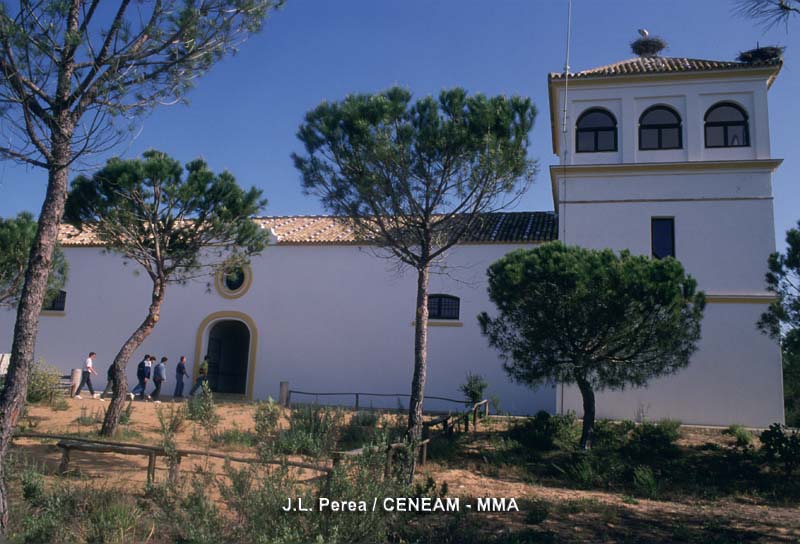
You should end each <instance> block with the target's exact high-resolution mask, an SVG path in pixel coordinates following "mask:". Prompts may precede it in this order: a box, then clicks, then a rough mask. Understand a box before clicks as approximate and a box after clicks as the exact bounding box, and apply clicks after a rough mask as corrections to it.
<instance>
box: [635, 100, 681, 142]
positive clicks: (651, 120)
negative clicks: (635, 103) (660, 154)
mask: <svg viewBox="0 0 800 544" xmlns="http://www.w3.org/2000/svg"><path fill="white" fill-rule="evenodd" d="M682 147H683V138H682V134H681V118H680V116H679V115H678V113H677V112H676V111H675V110H673V109H672V108H669V107H667V106H653V107H652V108H648V109H646V110H645V111H644V113H642V116H641V117H640V118H639V149H641V150H650V149H680V148H682Z"/></svg>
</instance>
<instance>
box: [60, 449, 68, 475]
mask: <svg viewBox="0 0 800 544" xmlns="http://www.w3.org/2000/svg"><path fill="white" fill-rule="evenodd" d="M58 449H60V450H61V464H60V465H59V466H58V472H59V473H60V474H66V473H67V471H69V448H66V447H64V446H59V448H58Z"/></svg>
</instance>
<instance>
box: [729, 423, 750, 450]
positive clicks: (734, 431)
mask: <svg viewBox="0 0 800 544" xmlns="http://www.w3.org/2000/svg"><path fill="white" fill-rule="evenodd" d="M722 434H724V435H727V436H731V437H733V439H734V440H735V442H734V446H735V447H737V448H740V449H743V450H744V449H748V448H751V447H752V446H753V434H752V433H751V432H750V431H748V430H747V429H745V428H744V427H742V426H741V425H731V426H730V427H728V428H727V429H725V430H724V431H722Z"/></svg>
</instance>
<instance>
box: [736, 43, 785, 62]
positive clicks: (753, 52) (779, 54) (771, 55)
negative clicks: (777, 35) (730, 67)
mask: <svg viewBox="0 0 800 544" xmlns="http://www.w3.org/2000/svg"><path fill="white" fill-rule="evenodd" d="M785 50H786V48H785V47H778V46H777V45H766V46H764V47H756V48H755V49H750V50H749V51H742V52H741V53H739V56H738V57H736V60H738V61H740V62H748V63H750V64H758V63H760V62H770V61H773V60H777V59H782V58H783V52H784V51H785Z"/></svg>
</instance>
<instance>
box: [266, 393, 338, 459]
mask: <svg viewBox="0 0 800 544" xmlns="http://www.w3.org/2000/svg"><path fill="white" fill-rule="evenodd" d="M341 421H342V412H341V410H338V409H335V408H328V407H324V406H320V405H317V404H311V405H303V406H298V407H297V408H295V409H293V410H292V413H291V416H290V417H289V428H288V429H287V430H285V431H281V432H280V433H278V435H277V436H276V437H275V442H274V443H273V445H272V448H273V449H274V451H275V453H285V454H297V453H300V454H305V455H314V456H316V455H320V454H321V453H323V452H328V451H331V450H332V449H334V447H335V445H336V441H337V439H338V434H339V429H340V426H341Z"/></svg>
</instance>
